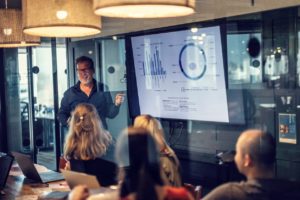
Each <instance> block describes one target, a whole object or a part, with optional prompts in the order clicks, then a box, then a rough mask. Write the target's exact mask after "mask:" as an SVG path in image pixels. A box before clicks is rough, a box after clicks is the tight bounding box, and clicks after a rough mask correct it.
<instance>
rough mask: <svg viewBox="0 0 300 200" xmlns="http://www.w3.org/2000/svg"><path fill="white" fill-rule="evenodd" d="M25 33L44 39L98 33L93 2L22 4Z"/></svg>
mask: <svg viewBox="0 0 300 200" xmlns="http://www.w3.org/2000/svg"><path fill="white" fill-rule="evenodd" d="M22 9H23V18H24V32H25V33H27V34H30V35H38V36H44V37H82V36H89V35H95V34H98V33H100V32H101V19H100V17H99V16H96V15H94V13H93V7H92V0H46V1H42V0H23V5H22Z"/></svg>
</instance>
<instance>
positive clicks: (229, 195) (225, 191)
mask: <svg viewBox="0 0 300 200" xmlns="http://www.w3.org/2000/svg"><path fill="white" fill-rule="evenodd" d="M244 189H245V183H244V182H230V183H224V184H222V185H220V186H218V187H216V188H215V189H213V190H212V191H211V192H210V193H209V194H208V195H206V196H205V197H204V199H203V200H221V199H222V200H227V199H242V197H243V196H244Z"/></svg>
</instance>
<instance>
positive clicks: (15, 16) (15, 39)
mask: <svg viewBox="0 0 300 200" xmlns="http://www.w3.org/2000/svg"><path fill="white" fill-rule="evenodd" d="M39 44H40V38H39V37H35V36H30V35H26V34H24V33H23V29H22V12H21V10H17V9H8V8H7V0H6V1H5V9H1V10H0V48H15V47H26V46H36V45H39Z"/></svg>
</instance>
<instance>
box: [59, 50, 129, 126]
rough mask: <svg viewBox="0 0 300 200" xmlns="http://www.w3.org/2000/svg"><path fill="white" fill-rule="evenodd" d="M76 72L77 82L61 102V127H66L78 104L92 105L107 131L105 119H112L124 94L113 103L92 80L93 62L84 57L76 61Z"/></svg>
mask: <svg viewBox="0 0 300 200" xmlns="http://www.w3.org/2000/svg"><path fill="white" fill-rule="evenodd" d="M76 70H77V76H78V79H79V81H78V82H77V83H76V85H74V86H72V87H71V88H69V89H68V90H67V91H66V92H65V93H64V96H63V98H62V100H61V107H60V109H59V111H58V119H59V121H60V123H61V124H62V125H63V126H67V125H68V120H69V118H70V115H71V112H72V111H73V110H74V109H75V107H76V106H77V105H78V104H80V103H90V104H93V105H94V106H95V107H96V109H97V111H98V114H99V117H100V118H101V121H102V124H103V127H104V128H105V129H107V123H106V118H107V117H108V118H114V117H115V116H116V115H117V114H118V113H119V108H120V105H121V104H122V102H123V101H124V94H117V95H116V96H115V100H114V102H113V101H112V98H111V95H110V93H109V92H103V89H104V88H103V84H99V83H97V82H96V80H95V79H94V78H93V75H94V73H95V68H94V63H93V60H92V59H91V58H89V57H86V56H81V57H79V58H77V59H76Z"/></svg>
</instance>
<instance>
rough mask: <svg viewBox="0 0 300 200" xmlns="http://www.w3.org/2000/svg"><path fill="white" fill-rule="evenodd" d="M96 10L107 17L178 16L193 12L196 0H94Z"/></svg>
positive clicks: (97, 13)
mask: <svg viewBox="0 0 300 200" xmlns="http://www.w3.org/2000/svg"><path fill="white" fill-rule="evenodd" d="M94 10H95V14H96V15H103V16H107V17H122V18H127V17H128V18H162V17H178V16H184V15H190V14H193V13H194V12H195V0H139V1H137V0H94Z"/></svg>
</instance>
